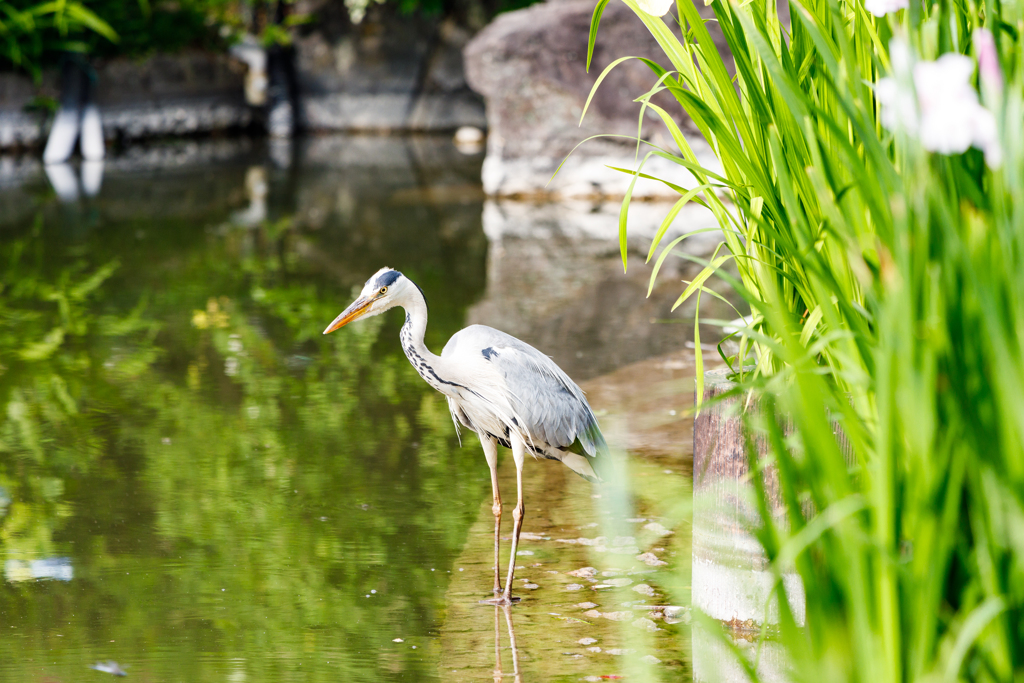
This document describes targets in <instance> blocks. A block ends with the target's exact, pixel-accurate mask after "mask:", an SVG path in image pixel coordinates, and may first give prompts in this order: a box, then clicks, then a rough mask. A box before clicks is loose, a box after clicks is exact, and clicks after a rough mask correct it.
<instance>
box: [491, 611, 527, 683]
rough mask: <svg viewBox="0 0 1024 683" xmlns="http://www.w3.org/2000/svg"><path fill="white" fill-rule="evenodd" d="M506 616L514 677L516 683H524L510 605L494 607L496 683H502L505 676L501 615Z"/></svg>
mask: <svg viewBox="0 0 1024 683" xmlns="http://www.w3.org/2000/svg"><path fill="white" fill-rule="evenodd" d="M499 612H501V613H503V614H504V615H505V623H506V624H507V625H508V641H509V647H510V648H511V650H512V676H513V680H514V681H515V683H523V676H522V674H521V673H520V672H519V649H518V648H517V647H516V631H515V629H514V628H513V627H512V610H511V609H510V608H509V606H508V605H495V606H494V683H501V680H502V679H503V678H504V677H505V674H504V673H503V671H502V668H501V615H500V614H499Z"/></svg>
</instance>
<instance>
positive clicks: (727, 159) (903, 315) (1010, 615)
mask: <svg viewBox="0 0 1024 683" xmlns="http://www.w3.org/2000/svg"><path fill="white" fill-rule="evenodd" d="M623 1H624V2H625V3H626V4H627V5H629V6H630V7H631V8H632V9H633V10H634V11H635V12H636V14H637V16H638V17H639V19H640V20H641V21H643V22H644V23H645V24H646V25H647V27H648V28H649V29H650V31H651V33H652V35H653V36H654V37H655V39H656V40H657V41H658V43H659V44H660V45H661V47H662V49H663V50H664V52H665V55H666V58H667V59H668V63H667V64H666V65H665V66H662V65H659V64H657V63H655V62H653V61H650V60H645V61H646V62H647V63H648V65H649V66H650V67H651V69H652V71H653V73H654V74H655V79H653V80H655V81H656V85H655V86H654V87H653V88H652V90H651V91H650V92H648V93H646V94H644V95H643V96H641V97H640V98H638V101H639V102H640V103H641V105H642V107H643V108H644V109H646V110H650V111H654V112H655V113H656V114H658V116H659V117H660V118H661V119H662V121H663V122H664V123H665V125H666V126H667V127H668V129H669V131H670V132H671V133H672V138H673V140H674V143H675V145H676V146H677V149H675V150H663V149H657V148H652V149H650V150H649V151H648V153H647V154H648V156H649V155H657V156H660V157H663V158H665V159H669V160H670V161H673V162H675V163H676V164H677V165H678V166H679V168H680V174H681V177H682V176H684V175H685V176H692V178H693V182H691V183H689V184H690V185H691V186H695V188H696V192H694V191H691V190H687V189H686V188H685V185H686V183H684V182H682V180H681V177H680V178H662V179H661V180H662V181H663V182H666V183H668V184H670V186H673V187H676V188H677V189H678V191H679V194H680V199H679V204H680V205H682V204H685V203H686V202H688V201H697V202H701V203H703V204H704V205H706V206H707V207H708V208H709V209H710V210H711V211H713V212H714V214H715V216H716V217H717V219H718V222H719V225H720V226H721V228H722V230H723V232H724V234H725V240H724V245H723V248H722V249H720V251H718V252H716V254H715V256H714V257H713V258H712V259H710V260H708V261H707V262H705V266H706V268H705V271H704V272H702V273H701V275H700V276H699V277H698V278H696V279H695V280H694V281H693V282H691V283H690V284H689V285H688V286H687V288H686V289H685V290H684V292H683V293H682V295H681V297H680V301H681V300H683V299H685V298H687V297H689V296H698V297H699V296H701V295H702V294H705V293H706V294H709V295H711V294H712V292H711V291H710V290H708V289H705V288H704V286H703V283H704V282H705V281H706V279H707V278H708V277H710V276H711V275H713V274H715V273H718V274H720V275H722V276H723V277H726V278H729V276H728V275H724V274H723V273H722V271H721V268H722V265H723V264H724V263H725V262H726V261H727V260H732V261H734V262H735V266H736V269H737V271H738V273H739V278H738V279H732V278H729V279H730V280H731V281H732V282H733V284H734V285H735V287H736V289H737V291H738V292H739V293H740V294H741V295H742V296H743V298H744V299H745V301H746V302H747V303H748V304H749V307H750V313H749V316H748V317H747V318H746V319H745V322H742V323H739V325H738V326H739V328H740V329H739V331H738V332H737V333H736V334H737V337H738V341H739V347H740V352H739V354H737V355H736V356H734V357H732V358H728V359H727V360H729V362H731V363H733V364H734V366H735V368H736V369H737V371H738V375H739V379H740V380H741V382H742V383H743V389H744V390H745V391H746V390H752V391H756V392H759V393H760V394H761V395H762V397H763V401H764V403H765V405H767V406H768V407H769V411H768V412H769V415H771V414H773V412H774V414H775V415H776V416H777V417H778V418H780V419H767V420H763V421H762V422H761V423H760V424H758V425H753V424H752V425H751V426H752V427H754V428H757V429H761V430H763V433H764V435H765V436H766V437H767V440H768V442H769V444H770V452H771V455H770V458H769V460H770V461H772V462H773V463H774V465H775V466H776V467H777V468H778V472H779V481H780V485H781V487H782V492H783V496H784V498H785V500H786V501H787V502H788V510H789V513H788V525H787V527H786V528H783V527H781V526H779V525H777V524H775V523H774V522H773V521H772V518H771V515H769V514H768V510H767V503H766V502H765V495H764V493H765V492H764V491H763V489H762V490H760V491H759V495H760V504H761V506H762V513H763V514H762V518H763V520H764V521H763V526H762V527H761V528H760V529H759V530H758V535H759V538H760V539H761V541H762V543H763V545H764V546H765V549H766V551H767V552H768V554H769V557H770V558H772V560H773V567H774V568H775V571H777V572H779V576H780V577H781V571H782V569H783V568H785V567H789V566H795V567H796V568H797V569H798V571H799V572H800V574H801V576H802V578H803V581H804V586H805V591H806V599H807V625H806V627H805V628H798V627H797V626H796V625H795V622H794V621H793V619H792V616H791V615H789V614H788V613H787V611H786V604H787V601H786V600H780V601H779V602H780V606H781V608H782V611H783V620H782V624H781V627H780V628H781V637H782V640H783V642H784V643H785V645H786V647H787V649H788V652H789V655H790V657H791V659H792V661H793V664H794V676H795V678H796V679H797V680H807V681H812V680H813V681H820V680H830V681H838V680H849V681H865V682H866V681H872V682H875V681H910V680H914V681H917V680H959V679H966V680H978V681H1011V680H1015V679H1016V680H1021V679H1022V678H1024V565H1022V558H1024V449H1022V444H1024V279H1022V278H1024V263H1022V260H1024V207H1022V206H1021V202H1020V201H1014V200H1015V199H1018V200H1019V198H1021V197H1024V125H1022V124H1024V64H1022V59H1024V50H1022V49H1021V44H1020V40H1021V33H1022V31H1024V4H1022V3H1020V2H1017V1H1011V2H1003V3H994V4H986V3H976V2H972V1H971V0H965V2H961V3H951V2H946V1H945V0H940V1H937V2H931V1H928V0H926V1H924V2H914V3H913V4H910V5H909V6H908V5H907V4H906V3H905V2H904V3H900V2H899V1H898V0H892V1H891V2H888V3H886V2H880V1H879V0H868V1H867V3H862V2H861V1H860V0H795V1H794V2H793V3H792V4H791V5H790V6H789V11H790V15H791V23H789V24H786V23H784V22H783V21H781V20H780V19H779V12H778V8H777V7H776V5H775V3H774V2H772V1H771V0H750V1H749V2H742V3H739V2H728V1H727V0H714V2H713V3H712V4H711V7H712V9H713V10H714V19H713V20H705V19H704V18H702V16H701V14H700V13H699V11H698V10H697V8H696V7H695V6H694V5H693V4H692V3H691V2H690V0H678V2H677V3H676V4H675V8H676V10H677V13H678V16H677V17H669V21H666V20H665V19H663V18H662V17H660V16H656V15H654V14H652V13H651V10H652V5H653V3H649V2H646V1H645V2H644V3H643V5H641V4H638V3H637V2H635V0H623ZM605 4H606V0H603V1H602V2H599V3H598V5H597V7H596V9H595V12H594V19H593V22H592V27H591V51H592V46H593V42H594V40H595V37H596V34H597V30H598V26H599V22H600V17H601V13H602V11H603V8H604V6H605ZM901 5H902V7H901ZM869 7H870V9H871V11H870V12H869V11H868V8H869ZM886 12H888V13H886ZM873 13H874V14H873ZM875 15H884V16H875ZM676 22H678V26H676V25H675V24H676ZM712 23H714V24H715V25H717V27H718V29H719V30H720V31H721V33H722V35H723V37H724V38H725V41H726V42H727V44H728V46H729V50H730V52H731V58H723V56H722V55H720V54H719V52H718V50H717V49H716V47H715V44H714V41H713V40H712V36H711V33H710V32H709V30H708V27H709V26H710V25H712ZM979 29H983V30H981V31H979ZM948 53H953V54H961V55H968V56H970V57H971V59H969V60H967V61H966V62H964V61H962V60H961V61H960V62H957V63H958V64H960V65H961V66H962V65H963V64H965V63H967V64H968V65H969V67H968V68H969V72H970V73H969V74H966V76H965V77H967V78H969V81H968V82H966V86H967V90H968V91H969V92H968V91H964V97H963V98H961V99H960V100H955V99H954V100H952V101H949V102H946V103H945V106H948V107H949V111H937V112H934V111H933V112H931V114H929V112H928V111H927V109H928V107H929V106H930V105H929V102H930V101H931V100H929V97H933V95H934V96H935V97H939V99H940V100H941V99H942V95H941V93H942V91H941V90H939V91H936V92H937V93H938V94H935V93H932V92H929V91H928V88H929V87H930V86H929V82H928V78H927V76H928V74H929V73H931V74H933V75H934V73H937V72H939V71H941V69H939V67H938V66H937V65H949V64H952V63H953V62H956V58H954V59H947V58H945V57H942V60H941V61H938V62H934V64H933V63H932V62H933V60H937V59H939V58H940V57H941V56H942V55H946V54H948ZM975 57H977V58H979V59H980V61H981V69H980V70H979V73H978V74H976V75H975V74H974V64H975V61H974V58H975ZM730 67H731V68H730ZM609 68H612V67H609ZM929 69H931V71H929ZM733 70H734V73H735V76H732V75H731V74H732V73H733ZM602 76H603V75H602ZM885 78H889V79H891V80H888V81H885V80H883V79H885ZM975 82H977V83H978V84H979V85H980V90H981V95H982V97H981V99H980V103H979V102H977V101H976V100H977V91H976V90H974V88H975ZM938 85H939V86H941V87H945V88H947V91H948V89H949V88H952V87H954V84H953V83H952V81H950V82H948V83H942V82H940V83H939V84H938ZM666 91H667V92H668V93H670V94H671V95H672V96H673V97H674V98H675V100H676V102H677V103H678V104H679V106H680V107H681V108H682V110H683V111H685V112H686V114H687V115H688V116H689V118H690V119H691V120H692V121H693V123H694V124H695V126H696V127H697V129H698V130H699V131H700V134H701V135H702V136H703V137H704V139H705V140H706V141H707V143H708V144H709V145H710V147H711V149H712V150H713V151H714V153H715V155H716V157H717V159H718V161H719V162H720V164H721V169H722V170H721V172H720V173H716V172H713V171H711V170H709V169H706V168H703V167H701V166H700V164H699V162H698V159H697V156H696V155H695V154H694V152H693V150H692V148H691V147H690V144H689V142H688V141H687V140H686V138H685V137H684V135H683V134H682V132H681V130H680V128H679V127H678V125H677V123H676V122H675V117H676V116H677V114H678V112H677V111H668V110H666V109H664V108H662V107H660V106H658V105H657V104H656V103H655V102H654V101H652V97H653V96H654V95H655V94H657V93H659V92H666ZM893 93H895V95H893ZM972 98H974V99H973V100H972ZM972 102H973V105H972ZM969 105H972V106H975V107H976V108H983V109H985V112H987V114H985V112H981V114H984V116H982V117H981V118H979V119H978V120H979V121H980V120H982V119H984V123H985V125H981V124H979V125H978V126H977V131H975V138H974V139H970V136H969V135H968V139H967V143H968V144H972V143H973V145H974V146H975V147H979V148H984V152H983V150H982V149H968V150H966V151H964V148H965V147H966V146H967V145H965V144H962V143H963V140H960V141H959V142H957V141H955V140H952V139H951V137H950V136H954V135H955V134H956V133H958V132H959V133H962V134H967V133H969V131H964V130H960V131H957V130H956V127H955V126H954V127H952V129H951V130H949V131H946V135H947V138H942V136H941V135H939V138H940V139H936V135H935V130H936V129H935V126H936V125H938V126H939V128H941V125H939V124H942V123H943V119H942V118H941V117H942V116H955V115H956V114H958V113H963V111H966V110H964V109H962V108H963V107H968V106H969ZM982 105H983V106H982ZM976 110H977V109H972V110H971V111H972V112H974V111H976ZM929 115H935V116H938V117H939V118H931V119H930V118H928V116H929ZM972 115H973V114H972ZM972 120H973V119H972ZM936 122H937V123H936ZM946 123H947V124H948V120H946ZM883 124H884V125H883ZM947 127H948V126H947ZM982 129H984V131H983V130H982ZM940 132H942V131H941V130H940ZM983 133H984V135H985V136H987V137H985V139H986V140H987V142H983V141H982V135H983ZM961 137H963V135H961ZM640 174H642V170H641V171H639V172H638V174H637V175H640ZM629 201H630V199H629V196H628V195H627V197H626V199H625V200H624V202H623V212H622V221H621V225H620V227H621V229H622V230H623V231H624V230H625V229H626V226H627V221H628V207H629ZM675 211H676V209H674V210H673V213H671V214H670V215H669V217H668V218H667V219H666V223H665V225H664V227H666V228H667V227H668V224H669V223H671V219H672V217H674V215H675ZM663 232H664V231H662V233H659V239H658V240H655V245H654V246H653V247H652V249H651V257H653V256H654V255H655V253H656V252H657V248H658V247H659V246H661V245H660V244H659V242H660V235H661V234H663ZM680 239H683V238H680ZM675 247H676V242H673V243H670V244H668V245H664V246H663V247H662V250H661V253H660V254H659V255H658V258H657V260H656V262H655V268H654V272H653V273H652V279H653V278H654V277H656V276H657V269H658V266H660V264H661V263H662V262H663V260H664V259H665V258H666V257H667V256H668V255H670V254H672V253H674V252H673V250H674V248H675ZM704 322H708V321H704ZM697 353H698V359H699V358H700V356H699V354H700V344H697ZM747 362H752V363H753V365H754V367H755V371H754V372H753V373H745V372H744V371H743V368H744V365H745V363H747ZM698 386H700V374H698ZM783 414H785V415H786V416H788V418H789V419H790V420H791V421H792V424H793V428H794V431H793V433H792V434H790V435H788V436H785V435H784V434H783V433H782V431H781V430H780V429H779V427H778V425H779V423H780V421H781V416H782V415H783ZM836 424H838V426H839V427H841V428H842V430H843V431H844V432H845V434H846V436H847V438H849V440H850V444H851V446H852V451H853V453H854V454H855V456H856V463H855V465H854V466H853V467H850V466H848V464H847V462H846V461H845V460H844V458H843V457H842V455H841V453H840V451H839V448H838V447H837V444H836V439H835V434H834V432H835V426H836ZM752 458H753V456H752ZM752 464H753V465H755V466H758V467H760V466H763V464H764V463H756V462H752ZM757 479H758V480H760V478H757ZM807 502H810V503H813V509H815V510H817V511H818V512H817V513H816V514H815V515H813V516H811V517H810V518H809V519H806V518H805V516H804V514H803V513H802V512H801V511H802V510H803V509H808V506H807V505H806V503H807ZM779 591H780V593H781V592H783V591H784V588H783V587H782V584H781V581H780V582H779Z"/></svg>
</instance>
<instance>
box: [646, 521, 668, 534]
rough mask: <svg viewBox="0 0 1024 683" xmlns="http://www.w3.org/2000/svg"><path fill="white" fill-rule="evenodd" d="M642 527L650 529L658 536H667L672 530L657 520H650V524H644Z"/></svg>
mask: <svg viewBox="0 0 1024 683" xmlns="http://www.w3.org/2000/svg"><path fill="white" fill-rule="evenodd" d="M644 529H646V530H647V531H651V532H653V533H655V534H657V535H659V536H668V535H670V534H671V533H672V532H671V531H669V530H668V529H666V528H665V527H663V526H662V525H660V524H658V523H657V522H651V523H650V524H644Z"/></svg>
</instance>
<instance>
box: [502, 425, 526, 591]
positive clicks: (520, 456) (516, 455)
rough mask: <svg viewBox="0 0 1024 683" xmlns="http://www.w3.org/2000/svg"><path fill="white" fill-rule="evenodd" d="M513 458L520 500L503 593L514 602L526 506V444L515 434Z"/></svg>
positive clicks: (515, 509) (517, 502)
mask: <svg viewBox="0 0 1024 683" xmlns="http://www.w3.org/2000/svg"><path fill="white" fill-rule="evenodd" d="M511 440H512V458H513V459H514V460H515V461H516V493H517V494H518V500H517V501H516V506H515V508H513V509H512V519H513V521H514V522H515V528H514V530H513V532H512V554H511V555H510V556H509V558H508V577H506V579H505V592H504V593H503V594H502V596H501V598H502V602H503V603H505V604H509V603H511V602H512V578H513V577H514V576H515V573H516V549H517V548H518V547H519V532H520V531H522V529H523V515H524V514H525V512H526V506H524V505H523V462H524V461H525V460H526V444H524V443H523V441H522V439H520V438H518V437H517V436H515V435H513V437H512V439H511Z"/></svg>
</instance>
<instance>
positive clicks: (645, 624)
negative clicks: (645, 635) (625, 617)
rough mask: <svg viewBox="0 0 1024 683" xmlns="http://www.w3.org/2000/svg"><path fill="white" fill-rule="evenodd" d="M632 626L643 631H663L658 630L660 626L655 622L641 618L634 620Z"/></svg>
mask: <svg viewBox="0 0 1024 683" xmlns="http://www.w3.org/2000/svg"><path fill="white" fill-rule="evenodd" d="M631 625H632V626H633V628H638V629H640V630H641V631H660V630H661V629H659V628H658V625H657V624H655V623H654V622H653V621H651V620H650V619H645V618H643V617H640V618H639V619H634V620H633V622H632V624H631Z"/></svg>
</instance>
